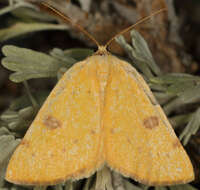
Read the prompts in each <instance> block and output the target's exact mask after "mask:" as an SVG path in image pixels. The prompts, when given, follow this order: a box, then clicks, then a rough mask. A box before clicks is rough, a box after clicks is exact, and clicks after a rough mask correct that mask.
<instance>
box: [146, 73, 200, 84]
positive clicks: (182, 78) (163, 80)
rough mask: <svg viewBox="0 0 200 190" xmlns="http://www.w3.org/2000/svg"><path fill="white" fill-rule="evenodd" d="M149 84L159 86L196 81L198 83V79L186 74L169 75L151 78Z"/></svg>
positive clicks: (199, 80)
mask: <svg viewBox="0 0 200 190" xmlns="http://www.w3.org/2000/svg"><path fill="white" fill-rule="evenodd" d="M149 80H150V82H153V83H159V84H174V83H176V82H188V81H191V82H192V81H194V83H195V81H197V82H200V77H198V76H194V75H190V74H186V73H169V74H165V75H162V76H159V77H152V78H150V79H149Z"/></svg>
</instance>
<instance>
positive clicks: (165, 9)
mask: <svg viewBox="0 0 200 190" xmlns="http://www.w3.org/2000/svg"><path fill="white" fill-rule="evenodd" d="M163 11H167V8H162V9H160V10H158V11H156V12H154V13H152V14H150V15H149V16H146V17H144V18H141V19H140V20H139V21H137V22H136V23H135V24H133V25H131V26H129V27H128V28H125V29H124V30H122V31H121V32H119V33H118V34H116V35H114V36H113V37H112V38H111V39H110V40H109V41H108V42H107V43H106V44H105V48H107V47H108V46H109V45H110V44H111V42H112V41H113V40H114V39H115V38H116V37H118V36H120V35H122V34H124V33H126V32H128V31H129V30H131V29H133V28H134V27H135V26H137V25H138V24H140V23H142V22H144V21H146V20H148V19H150V18H151V17H153V16H155V15H157V14H159V13H161V12H163Z"/></svg>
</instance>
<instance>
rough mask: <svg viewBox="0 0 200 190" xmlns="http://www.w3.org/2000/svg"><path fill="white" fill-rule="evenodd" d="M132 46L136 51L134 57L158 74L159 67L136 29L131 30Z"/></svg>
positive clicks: (159, 72)
mask: <svg viewBox="0 0 200 190" xmlns="http://www.w3.org/2000/svg"><path fill="white" fill-rule="evenodd" d="M130 33H131V40H132V46H133V48H135V51H136V59H138V61H139V60H140V62H145V63H146V64H147V65H148V66H149V67H150V68H151V69H152V71H153V72H154V73H155V74H156V75H160V74H161V71H160V68H159V67H158V66H157V65H156V63H155V61H154V59H153V56H152V54H151V51H150V50H149V47H148V45H147V42H146V41H145V40H144V38H143V37H142V36H141V35H140V33H139V32H137V31H136V30H131V32H130Z"/></svg>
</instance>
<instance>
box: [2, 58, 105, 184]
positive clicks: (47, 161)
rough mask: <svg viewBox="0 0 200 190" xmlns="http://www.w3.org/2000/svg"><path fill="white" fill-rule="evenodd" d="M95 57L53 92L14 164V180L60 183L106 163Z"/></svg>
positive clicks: (11, 168) (9, 172)
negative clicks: (103, 150) (93, 61)
mask: <svg viewBox="0 0 200 190" xmlns="http://www.w3.org/2000/svg"><path fill="white" fill-rule="evenodd" d="M90 60H91V59H90V58H88V59H87V60H85V61H83V62H79V63H77V64H76V65H74V66H73V67H72V68H71V69H70V70H68V71H67V72H66V73H65V75H64V76H63V77H62V78H61V80H60V81H59V82H58V84H57V85H56V87H55V88H54V90H53V91H52V92H51V94H50V96H49V97H48V99H47V100H46V102H45V103H44V105H43V106H42V108H41V110H40V111H39V113H38V115H37V116H36V118H35V120H34V122H33V123H32V125H31V126H30V128H29V130H28V131H27V133H26V135H25V137H24V139H23V140H22V142H21V144H20V145H19V146H18V148H17V149H16V151H15V153H14V155H13V156H12V158H11V160H10V162H9V165H8V168H7V173H6V179H7V180H8V181H10V182H13V183H16V184H29V185H45V184H56V183H60V182H63V181H65V180H67V179H79V178H83V177H87V176H89V175H91V174H92V173H93V172H95V171H96V170H97V169H98V168H99V167H100V165H101V164H103V162H104V158H103V157H102V156H101V155H103V154H102V148H101V147H102V138H101V130H100V98H99V82H98V79H97V76H96V69H97V68H96V67H97V64H92V63H91V61H90Z"/></svg>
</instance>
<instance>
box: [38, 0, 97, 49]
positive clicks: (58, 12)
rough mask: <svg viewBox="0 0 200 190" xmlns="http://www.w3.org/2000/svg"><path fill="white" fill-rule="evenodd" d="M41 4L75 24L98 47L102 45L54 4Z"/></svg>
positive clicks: (67, 21)
mask: <svg viewBox="0 0 200 190" xmlns="http://www.w3.org/2000/svg"><path fill="white" fill-rule="evenodd" d="M67 1H69V0H67ZM39 6H40V7H41V8H44V9H48V11H49V12H51V13H52V14H54V15H56V16H58V17H59V18H61V19H62V20H63V21H65V22H66V23H70V24H71V25H72V26H75V27H76V28H77V29H78V30H79V31H81V32H83V33H84V34H85V35H86V36H87V37H88V38H89V39H90V40H92V41H93V42H94V43H95V44H96V45H97V46H98V47H99V46H100V44H99V42H98V41H97V40H96V39H95V38H94V37H93V36H92V35H91V34H90V33H89V32H87V31H86V30H85V29H84V28H83V27H81V26H80V25H79V24H77V23H75V22H73V20H72V19H70V18H69V17H68V16H66V15H64V14H63V13H61V12H60V11H59V10H57V9H56V8H54V7H53V6H52V5H50V4H48V3H46V2H41V3H39Z"/></svg>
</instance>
